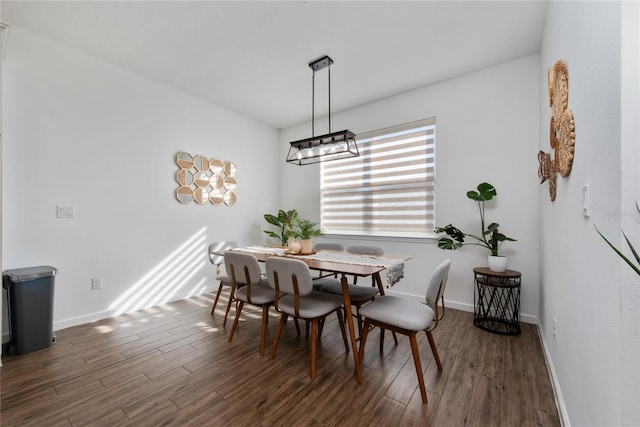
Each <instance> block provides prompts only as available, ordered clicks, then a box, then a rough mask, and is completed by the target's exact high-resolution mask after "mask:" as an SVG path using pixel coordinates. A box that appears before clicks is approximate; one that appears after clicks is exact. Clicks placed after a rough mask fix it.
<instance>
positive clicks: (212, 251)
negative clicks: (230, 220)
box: [209, 241, 238, 326]
mask: <svg viewBox="0 0 640 427" xmlns="http://www.w3.org/2000/svg"><path fill="white" fill-rule="evenodd" d="M237 247H238V244H237V243H236V242H234V241H228V242H224V241H223V242H214V243H211V244H210V245H209V261H210V262H211V264H213V265H214V266H215V268H216V280H218V281H219V282H220V285H219V286H218V292H216V297H215V299H214V300H213V306H212V307H211V315H212V316H213V313H214V312H215V310H216V306H217V305H218V300H219V299H220V294H222V289H223V288H224V287H228V288H230V289H231V288H232V286H231V278H230V277H229V275H228V274H226V271H225V273H224V274H222V272H221V267H220V266H221V265H222V264H224V255H221V254H222V253H224V251H227V250H229V249H233V248H237ZM225 270H226V269H225ZM232 300H233V295H229V301H227V309H226V310H225V312H224V321H223V322H222V326H226V324H227V317H228V316H229V310H230V309H231V301H232Z"/></svg>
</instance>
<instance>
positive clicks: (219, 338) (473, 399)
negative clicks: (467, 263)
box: [0, 295, 560, 426]
mask: <svg viewBox="0 0 640 427" xmlns="http://www.w3.org/2000/svg"><path fill="white" fill-rule="evenodd" d="M212 299H213V298H212V295H203V296H199V297H194V298H190V299H187V300H184V301H178V302H175V303H171V304H167V305H163V306H158V307H155V308H152V309H147V310H142V311H139V312H136V313H132V314H127V315H122V316H119V317H116V318H112V319H106V320H101V321H98V322H95V323H91V324H86V325H80V326H76V327H72V328H68V329H65V330H61V331H57V332H56V335H57V342H56V343H55V344H53V345H52V346H51V347H49V348H46V349H43V350H39V351H36V352H32V353H28V354H24V355H20V356H5V357H4V359H3V364H4V366H3V367H2V369H1V370H0V381H1V385H2V394H1V398H2V402H1V412H0V416H1V424H2V425H3V426H5V425H6V426H191V425H196V426H197V425H211V426H340V425H350V426H351V425H354V426H358V425H363V426H364V425H366V426H369V425H376V426H410V425H420V426H425V425H432V426H464V425H472V426H559V425H560V419H559V417H558V411H557V409H556V404H555V399H554V396H553V391H552V388H551V384H550V381H549V375H548V371H547V367H546V366H545V361H544V357H543V354H542V350H541V346H540V342H539V338H538V333H537V329H536V328H535V327H534V326H533V325H528V324H523V325H522V334H521V335H520V336H516V337H505V336H500V335H495V334H491V333H488V332H485V331H482V330H480V329H478V328H476V327H474V326H473V324H472V318H473V314H472V313H466V312H462V311H457V310H451V309H447V312H446V316H445V319H444V321H443V322H442V323H441V324H440V325H439V326H438V329H436V330H435V332H434V334H433V335H434V338H435V341H436V345H437V346H438V350H439V352H440V357H441V360H442V364H443V370H442V371H441V372H439V371H438V370H437V367H436V364H435V362H434V360H433V355H432V354H431V350H430V348H429V343H428V341H427V339H426V336H425V335H424V334H421V335H420V337H419V345H420V354H421V360H422V367H423V369H424V371H425V374H424V376H425V381H426V385H427V394H428V398H429V403H428V404H423V403H422V400H421V397H420V391H419V389H418V381H417V378H416V375H415V369H414V365H413V359H412V357H411V349H410V346H409V340H408V339H407V338H406V337H403V336H398V339H399V345H397V346H396V345H394V343H393V339H392V337H391V334H389V333H387V334H385V347H384V354H382V355H381V354H380V352H379V348H378V340H379V336H380V334H379V332H378V331H377V330H376V331H373V332H372V333H371V334H370V335H369V338H368V340H367V347H366V349H365V356H364V360H363V378H364V381H363V384H362V385H358V384H357V382H356V380H355V377H354V369H353V359H352V355H351V354H347V353H345V351H344V346H343V344H342V341H341V336H340V332H339V328H338V324H337V318H336V317H335V316H334V317H331V318H329V319H327V323H326V325H325V328H324V332H323V336H322V340H321V342H320V343H319V345H318V366H317V369H318V376H317V378H316V380H315V381H311V380H310V378H309V360H310V359H309V347H310V346H309V342H308V340H306V339H305V337H304V332H303V334H302V336H300V337H298V336H297V335H296V330H295V326H294V324H293V322H289V323H288V324H287V325H286V327H285V330H284V331H283V333H282V336H281V339H280V343H279V345H278V351H277V353H276V356H275V359H274V360H273V361H269V360H268V356H265V357H259V345H260V312H259V311H258V310H255V309H251V307H245V309H244V310H243V313H242V317H241V323H240V324H239V326H238V329H237V330H236V335H235V337H234V339H233V342H232V343H231V344H229V343H227V334H228V332H229V330H230V326H231V320H232V318H231V319H230V321H229V322H228V323H227V326H226V328H223V327H222V317H223V311H222V310H223V307H224V306H225V302H226V299H225V300H223V298H222V297H221V303H220V304H219V305H218V310H217V311H216V314H215V316H214V317H213V318H212V317H211V316H210V315H209V310H210V307H211V305H210V304H211V302H212ZM232 314H233V310H232ZM277 320H278V315H277V313H275V312H273V311H272V316H271V318H270V322H269V326H268V331H267V343H268V347H267V352H268V351H269V350H270V347H271V342H272V339H273V336H274V334H275V329H276V326H277Z"/></svg>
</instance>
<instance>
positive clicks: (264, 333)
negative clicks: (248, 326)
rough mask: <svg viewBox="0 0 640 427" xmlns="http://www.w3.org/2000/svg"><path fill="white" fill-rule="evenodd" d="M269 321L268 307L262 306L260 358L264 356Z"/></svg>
mask: <svg viewBox="0 0 640 427" xmlns="http://www.w3.org/2000/svg"><path fill="white" fill-rule="evenodd" d="M268 319H269V306H268V305H263V306H262V328H261V330H260V357H262V356H264V347H265V344H264V342H265V339H266V337H267V321H268Z"/></svg>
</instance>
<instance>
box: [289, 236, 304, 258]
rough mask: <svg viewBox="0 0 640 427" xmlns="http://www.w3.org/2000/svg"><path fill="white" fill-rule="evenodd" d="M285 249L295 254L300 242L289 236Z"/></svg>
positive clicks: (299, 247) (298, 250)
mask: <svg viewBox="0 0 640 427" xmlns="http://www.w3.org/2000/svg"><path fill="white" fill-rule="evenodd" d="M287 249H288V250H289V252H291V253H293V254H297V253H298V252H300V249H301V245H300V242H298V241H297V240H296V239H295V238H294V237H293V236H291V237H289V244H288V245H287Z"/></svg>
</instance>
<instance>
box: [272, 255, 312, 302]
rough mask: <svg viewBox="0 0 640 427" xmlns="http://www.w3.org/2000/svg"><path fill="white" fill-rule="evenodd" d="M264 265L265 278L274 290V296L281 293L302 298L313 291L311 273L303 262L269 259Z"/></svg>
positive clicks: (281, 258) (279, 258)
mask: <svg viewBox="0 0 640 427" xmlns="http://www.w3.org/2000/svg"><path fill="white" fill-rule="evenodd" d="M265 263H266V267H267V278H268V280H269V284H270V285H271V287H272V288H274V289H275V290H276V292H277V293H276V296H277V295H278V294H282V293H287V294H293V295H296V294H297V295H302V296H304V295H309V294H310V293H311V291H313V281H312V279H311V272H310V271H309V266H307V264H305V263H304V262H303V261H301V260H299V259H295V258H284V257H269V258H267V260H266V262H265ZM296 287H297V292H296ZM276 299H277V297H276Z"/></svg>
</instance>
